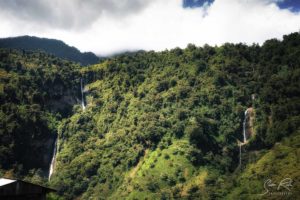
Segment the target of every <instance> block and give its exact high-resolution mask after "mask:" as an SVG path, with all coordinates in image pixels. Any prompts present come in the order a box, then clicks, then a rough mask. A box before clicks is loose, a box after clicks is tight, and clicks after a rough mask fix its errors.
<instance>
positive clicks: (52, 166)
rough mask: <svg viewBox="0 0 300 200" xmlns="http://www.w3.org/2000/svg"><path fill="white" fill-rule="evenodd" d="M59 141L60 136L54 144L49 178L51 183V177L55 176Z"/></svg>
mask: <svg viewBox="0 0 300 200" xmlns="http://www.w3.org/2000/svg"><path fill="white" fill-rule="evenodd" d="M57 140H58V136H57V138H56V140H55V143H54V148H53V154H52V160H51V164H50V168H49V176H48V180H49V181H50V178H51V175H52V174H53V171H54V167H55V160H56V151H57Z"/></svg>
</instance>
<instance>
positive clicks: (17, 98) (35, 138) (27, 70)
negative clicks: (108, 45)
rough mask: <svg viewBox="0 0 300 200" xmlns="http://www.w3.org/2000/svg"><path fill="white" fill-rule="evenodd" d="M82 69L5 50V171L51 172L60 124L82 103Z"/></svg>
mask: <svg viewBox="0 0 300 200" xmlns="http://www.w3.org/2000/svg"><path fill="white" fill-rule="evenodd" d="M79 68H80V66H79V65H75V64H73V63H71V62H69V61H64V60H61V59H58V58H56V57H54V56H49V55H47V54H44V53H40V52H25V51H19V50H7V49H0V102H1V110H0V115H1V117H0V125H1V130H0V131H1V132H0V144H1V146H0V167H1V168H2V169H4V170H9V169H13V171H14V172H15V173H16V175H17V176H22V175H25V174H28V173H29V171H30V170H31V173H32V174H35V173H36V171H37V169H42V170H39V171H38V173H39V174H40V175H41V176H44V174H45V173H43V172H45V171H48V167H49V161H50V160H51V152H52V148H53V143H54V139H55V138H56V135H57V134H56V133H57V131H56V130H57V125H58V123H59V120H61V119H62V118H63V117H66V116H68V115H69V114H70V113H72V109H73V105H74V104H76V103H77V101H78V102H79V100H78V99H77V96H79V94H80V86H79V81H80V78H79V73H78V69H79ZM10 173H13V172H10Z"/></svg>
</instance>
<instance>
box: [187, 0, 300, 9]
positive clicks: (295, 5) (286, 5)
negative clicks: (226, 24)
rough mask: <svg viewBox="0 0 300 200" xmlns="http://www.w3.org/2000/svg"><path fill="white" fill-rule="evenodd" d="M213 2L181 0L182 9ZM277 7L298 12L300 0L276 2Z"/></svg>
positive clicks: (207, 0)
mask: <svg viewBox="0 0 300 200" xmlns="http://www.w3.org/2000/svg"><path fill="white" fill-rule="evenodd" d="M213 1H214V0H183V7H184V8H196V7H202V6H203V5H204V4H205V3H207V4H211V3H213ZM277 5H278V7H279V8H281V9H290V10H291V11H293V12H299V11H300V0H278V2H277Z"/></svg>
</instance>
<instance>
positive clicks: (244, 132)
mask: <svg viewBox="0 0 300 200" xmlns="http://www.w3.org/2000/svg"><path fill="white" fill-rule="evenodd" d="M247 115H248V109H247V110H246V111H245V117H244V121H243V136H244V143H246V142H247V136H246V125H247Z"/></svg>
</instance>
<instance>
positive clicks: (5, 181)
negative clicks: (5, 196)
mask: <svg viewBox="0 0 300 200" xmlns="http://www.w3.org/2000/svg"><path fill="white" fill-rule="evenodd" d="M16 181H17V180H13V179H7V178H0V187H1V186H3V185H7V184H10V183H13V182H16Z"/></svg>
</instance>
